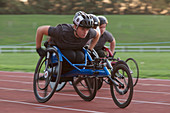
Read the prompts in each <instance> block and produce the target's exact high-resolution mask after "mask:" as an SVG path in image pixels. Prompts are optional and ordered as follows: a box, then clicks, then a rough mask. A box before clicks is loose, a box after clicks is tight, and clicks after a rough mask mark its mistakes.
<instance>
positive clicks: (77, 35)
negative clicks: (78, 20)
mask: <svg viewBox="0 0 170 113" xmlns="http://www.w3.org/2000/svg"><path fill="white" fill-rule="evenodd" d="M73 29H74V31H75V33H76V36H77V38H80V37H79V35H78V34H77V29H78V26H76V29H75V28H73Z"/></svg>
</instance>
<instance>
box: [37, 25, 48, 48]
mask: <svg viewBox="0 0 170 113" xmlns="http://www.w3.org/2000/svg"><path fill="white" fill-rule="evenodd" d="M49 27H50V26H40V27H38V29H37V33H36V48H37V49H38V48H41V42H42V39H43V36H44V35H48V29H49Z"/></svg>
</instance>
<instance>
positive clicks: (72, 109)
mask: <svg viewBox="0 0 170 113" xmlns="http://www.w3.org/2000/svg"><path fill="white" fill-rule="evenodd" d="M0 101H2V102H9V103H15V104H24V105H31V106H41V107H46V108H55V109H62V110H69V111H78V112H87V113H105V112H99V111H91V110H83V109H75V108H67V107H59V106H51V105H43V104H35V103H29V102H21V101H12V100H4V99H0Z"/></svg>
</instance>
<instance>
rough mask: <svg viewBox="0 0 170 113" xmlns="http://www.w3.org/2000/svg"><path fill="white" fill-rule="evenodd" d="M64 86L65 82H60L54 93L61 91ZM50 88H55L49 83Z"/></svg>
mask: <svg viewBox="0 0 170 113" xmlns="http://www.w3.org/2000/svg"><path fill="white" fill-rule="evenodd" d="M66 84H67V82H61V83H59V84H58V85H57V88H56V92H59V91H61V90H62V89H63V88H64V86H65V85H66ZM50 86H51V88H53V87H54V86H55V84H54V82H50Z"/></svg>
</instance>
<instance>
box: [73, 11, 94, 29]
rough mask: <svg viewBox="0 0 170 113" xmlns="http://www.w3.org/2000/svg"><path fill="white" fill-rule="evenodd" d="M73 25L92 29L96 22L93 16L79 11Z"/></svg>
mask: <svg viewBox="0 0 170 113" xmlns="http://www.w3.org/2000/svg"><path fill="white" fill-rule="evenodd" d="M73 23H74V24H75V25H76V26H77V27H78V26H81V27H86V28H92V27H93V24H94V21H93V18H92V17H91V16H89V15H88V14H86V13H85V12H83V11H78V12H77V13H76V14H75V16H74V18H73Z"/></svg>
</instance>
